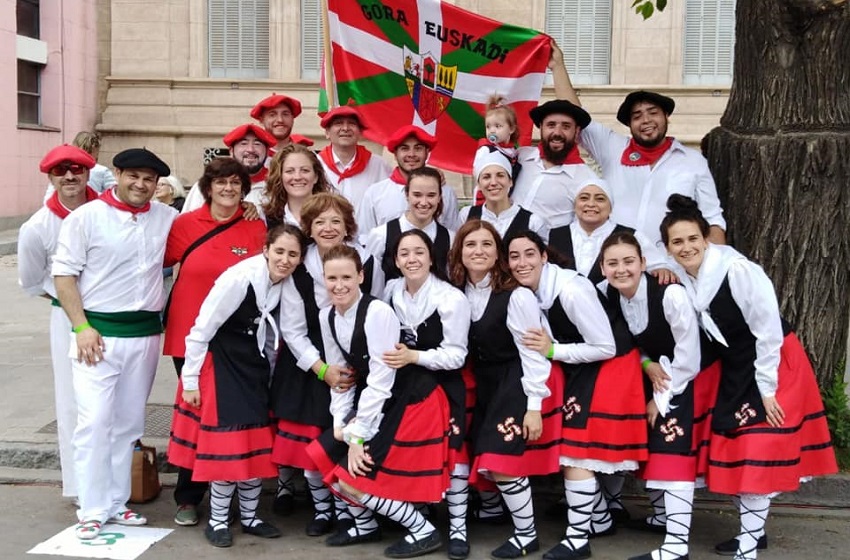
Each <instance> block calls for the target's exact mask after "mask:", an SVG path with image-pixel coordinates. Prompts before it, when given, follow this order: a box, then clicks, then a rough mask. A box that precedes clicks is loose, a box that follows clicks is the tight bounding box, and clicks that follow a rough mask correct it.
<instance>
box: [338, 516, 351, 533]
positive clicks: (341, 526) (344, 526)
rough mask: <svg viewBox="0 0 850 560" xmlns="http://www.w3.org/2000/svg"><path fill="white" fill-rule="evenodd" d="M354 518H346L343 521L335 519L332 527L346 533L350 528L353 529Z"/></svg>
mask: <svg viewBox="0 0 850 560" xmlns="http://www.w3.org/2000/svg"><path fill="white" fill-rule="evenodd" d="M354 525H355V523H354V518H353V517H346V518H345V519H337V520H336V521H335V522H334V527H336V530H337V531H348V530H349V529H351V528H352V527H354Z"/></svg>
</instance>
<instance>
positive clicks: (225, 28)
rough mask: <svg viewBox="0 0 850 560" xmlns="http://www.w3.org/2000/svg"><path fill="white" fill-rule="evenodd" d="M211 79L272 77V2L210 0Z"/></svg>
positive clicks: (208, 4) (261, 0) (257, 0)
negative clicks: (270, 61) (270, 62)
mask: <svg viewBox="0 0 850 560" xmlns="http://www.w3.org/2000/svg"><path fill="white" fill-rule="evenodd" d="M207 14H208V17H207V21H208V24H209V27H208V37H209V51H208V52H209V75H210V77H211V78H268V77H269V0H208V3H207Z"/></svg>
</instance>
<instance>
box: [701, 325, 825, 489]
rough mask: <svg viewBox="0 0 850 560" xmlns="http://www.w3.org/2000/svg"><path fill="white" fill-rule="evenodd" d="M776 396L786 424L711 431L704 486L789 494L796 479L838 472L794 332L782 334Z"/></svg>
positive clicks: (796, 485)
mask: <svg viewBox="0 0 850 560" xmlns="http://www.w3.org/2000/svg"><path fill="white" fill-rule="evenodd" d="M778 374H779V375H778V377H779V386H778V389H777V391H776V400H777V402H778V403H779V405H780V406H781V407H782V409H783V410H784V411H785V422H784V423H783V425H782V426H781V427H779V428H772V427H771V426H770V425H768V423H767V422H761V423H759V424H753V425H752V426H746V427H743V428H738V429H736V430H732V431H729V432H724V433H713V434H712V435H711V443H710V445H709V463H708V476H707V479H706V482H707V483H708V489H709V490H710V491H712V492H718V493H721V494H770V493H773V492H793V491H795V490H797V488H799V486H800V479H801V478H803V477H807V476H820V475H827V474H833V473H835V472H837V471H838V466H837V464H836V461H835V453H834V451H833V449H832V443H831V439H830V435H829V428H828V426H827V422H826V413H825V412H824V408H823V401H821V396H820V390H819V389H818V384H817V380H816V378H815V374H814V371H812V366H811V364H810V363H809V359H808V357H807V356H806V351H805V350H804V349H803V346H802V345H801V344H800V341H799V339H798V338H797V336H796V335H795V334H794V333H791V334H789V335H788V336H786V337H785V341H784V342H783V344H782V350H781V358H780V363H779V372H778Z"/></svg>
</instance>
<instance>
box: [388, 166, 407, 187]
mask: <svg viewBox="0 0 850 560" xmlns="http://www.w3.org/2000/svg"><path fill="white" fill-rule="evenodd" d="M390 181H392V182H393V183H397V184H399V185H406V184H407V177H405V176H404V175H402V174H401V169H399V168H398V167H396V168H395V169H393V172H392V175H390Z"/></svg>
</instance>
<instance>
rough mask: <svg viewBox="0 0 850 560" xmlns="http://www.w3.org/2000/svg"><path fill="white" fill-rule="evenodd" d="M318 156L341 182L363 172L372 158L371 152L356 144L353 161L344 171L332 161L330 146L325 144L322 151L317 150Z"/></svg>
mask: <svg viewBox="0 0 850 560" xmlns="http://www.w3.org/2000/svg"><path fill="white" fill-rule="evenodd" d="M319 157H320V158H322V161H323V162H325V165H326V166H327V167H328V169H329V170H331V171H333V172H334V173H336V174H337V176H338V177H339V182H340V183H341V182H342V181H344V180H345V179H348V178H349V177H354V176H355V175H359V174H360V173H363V171H364V170H365V169H366V165H368V163H369V160H370V159H371V158H372V152H370V151H369V150H367V149H366V148H365V147H364V146H360V145H359V144H358V146H357V152H355V154H354V162H353V163H352V164H351V167H349V168H348V169H346V170H345V171H340V170H339V169H338V168H337V166H336V162H335V161H334V155H333V152H332V151H331V147H330V146H325V147H324V148H322V151H320V152H319Z"/></svg>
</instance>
